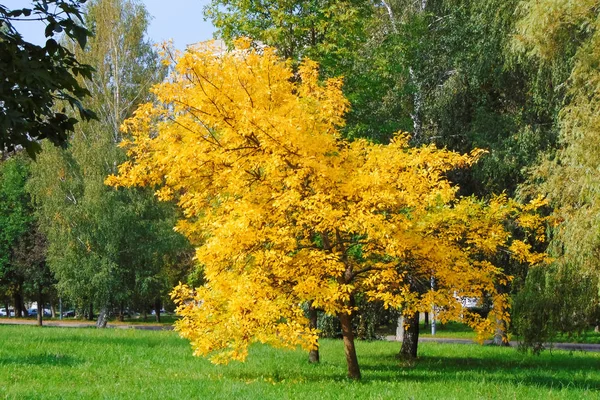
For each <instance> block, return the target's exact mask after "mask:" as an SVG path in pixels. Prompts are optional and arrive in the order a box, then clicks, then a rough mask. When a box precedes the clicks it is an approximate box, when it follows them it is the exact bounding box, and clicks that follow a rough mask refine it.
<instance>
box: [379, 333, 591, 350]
mask: <svg viewBox="0 0 600 400" xmlns="http://www.w3.org/2000/svg"><path fill="white" fill-rule="evenodd" d="M385 339H386V340H389V341H392V342H395V341H396V336H386V337H385ZM419 342H434V343H450V344H478V343H477V342H476V341H474V340H471V339H452V338H443V337H439V338H435V337H420V338H419ZM483 344H486V345H489V344H492V341H491V340H486V341H484V342H483ZM509 345H510V346H511V347H517V346H518V345H519V343H518V342H515V341H511V342H509ZM545 348H546V349H557V350H567V351H595V352H600V344H587V343H552V344H550V343H547V344H545Z"/></svg>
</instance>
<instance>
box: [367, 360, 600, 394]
mask: <svg viewBox="0 0 600 400" xmlns="http://www.w3.org/2000/svg"><path fill="white" fill-rule="evenodd" d="M404 365H406V364H404ZM599 367H600V361H599V359H598V358H597V357H594V356H593V355H587V356H586V355H585V353H583V354H581V353H580V354H579V355H578V356H577V357H573V356H572V355H570V354H569V353H560V354H559V355H549V354H548V355H545V356H543V357H537V356H533V355H527V356H525V355H520V354H519V353H516V352H515V353H513V354H498V355H496V356H493V355H488V356H486V357H481V358H477V357H453V356H421V357H419V358H418V359H417V360H416V362H414V363H413V364H411V365H410V366H403V363H402V362H401V361H400V360H398V359H397V358H396V357H395V355H393V356H386V357H385V359H384V360H382V359H381V358H379V359H375V358H372V357H365V358H364V359H363V362H362V365H361V369H362V370H363V371H364V372H366V373H365V374H364V375H365V376H366V378H367V379H365V380H364V381H365V382H368V381H371V380H373V381H374V380H382V379H383V380H385V379H399V380H410V381H415V382H419V383H427V382H433V381H435V380H443V381H444V382H449V381H453V380H455V381H456V382H457V383H460V382H464V381H472V382H479V381H482V380H483V379H485V381H486V382H487V383H494V382H496V383H508V384H513V385H516V384H519V385H528V386H538V387H547V388H554V389H556V388H565V387H570V388H573V389H581V390H589V389H593V390H598V389H600V373H599V371H600V369H599ZM590 373H592V374H594V375H593V377H591V378H586V376H589V374H590Z"/></svg>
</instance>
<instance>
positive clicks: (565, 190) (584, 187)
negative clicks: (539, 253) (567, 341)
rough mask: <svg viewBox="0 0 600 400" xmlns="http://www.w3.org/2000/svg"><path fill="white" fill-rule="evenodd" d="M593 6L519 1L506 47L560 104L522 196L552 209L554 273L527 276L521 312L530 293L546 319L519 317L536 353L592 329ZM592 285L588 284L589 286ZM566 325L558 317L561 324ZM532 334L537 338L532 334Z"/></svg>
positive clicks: (596, 32) (596, 244) (599, 99)
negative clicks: (546, 77)
mask: <svg viewBox="0 0 600 400" xmlns="http://www.w3.org/2000/svg"><path fill="white" fill-rule="evenodd" d="M598 7H600V2H599V1H597V0H581V1H576V2H566V1H559V0H541V1H524V2H522V3H521V7H520V9H519V16H520V19H519V20H518V22H517V35H516V36H515V39H514V41H513V43H512V45H513V49H514V50H516V52H517V54H519V55H520V56H521V57H522V59H523V60H527V61H528V62H531V63H534V64H535V65H539V66H540V68H545V69H547V70H550V71H552V72H553V76H554V77H555V82H554V83H555V85H554V87H555V88H556V89H555V95H556V96H559V97H560V99H561V104H560V105H561V108H560V111H559V113H558V115H557V118H556V122H557V126H558V128H559V146H558V148H557V149H556V150H555V151H549V152H547V153H546V154H545V155H544V157H542V158H541V160H540V161H539V163H538V164H537V165H536V166H535V167H534V168H531V171H530V172H531V176H530V179H529V182H528V184H527V185H524V186H523V188H522V192H523V193H524V195H529V194H530V193H542V194H544V195H546V196H547V197H548V198H549V199H550V200H551V204H552V205H553V207H554V216H555V219H556V224H555V225H554V226H553V227H552V229H551V230H550V238H551V241H550V251H551V252H552V255H553V256H554V257H555V258H556V265H554V266H553V268H551V269H548V270H545V271H541V272H536V273H535V274H531V275H530V276H528V280H529V282H528V285H527V288H528V289H529V291H528V292H527V293H524V294H523V296H524V299H525V300H523V301H521V302H520V303H519V304H520V305H521V308H520V312H521V313H522V314H523V315H531V314H532V313H533V312H535V309H536V307H535V306H536V303H535V302H529V301H526V300H527V299H529V298H532V297H534V295H535V294H536V293H537V294H538V295H539V297H544V296H545V297H547V298H553V297H552V296H556V293H563V296H561V297H562V298H565V299H571V301H568V302H563V301H560V300H559V299H556V298H553V299H554V300H555V301H553V302H552V303H551V304H552V307H551V309H552V313H553V315H548V316H547V318H538V319H527V318H521V324H520V327H521V328H520V329H521V331H522V333H523V335H524V336H525V337H526V344H527V345H529V346H532V347H533V348H534V350H535V349H538V348H539V347H540V346H541V345H542V344H543V342H544V341H545V340H548V339H551V338H552V337H553V336H554V335H555V334H556V332H560V331H568V332H577V331H580V330H582V329H583V328H584V327H586V325H589V324H590V323H596V324H597V323H598V321H597V319H596V318H597V314H596V313H597V311H598V306H599V299H598V296H599V291H598V289H599V286H598V282H599V280H598V277H599V275H600V273H599V272H600V269H599V268H598V261H597V260H598V254H600V253H599V251H600V234H599V230H598V226H599V224H600V205H599V204H600V203H599V202H598V199H599V196H600V185H599V183H598V182H599V181H600V175H599V173H598V165H599V164H600V151H599V149H600V141H599V139H598V137H599V134H600V131H599V129H600V128H599V126H600V125H599V121H598V118H599V117H598V112H597V109H598V107H599V106H600V96H599V93H600V68H598V61H597V60H598V59H599V57H600V50H599V46H600V23H599V22H598ZM590 284H592V285H590ZM565 316H566V317H567V318H564V317H565ZM536 333H537V335H536Z"/></svg>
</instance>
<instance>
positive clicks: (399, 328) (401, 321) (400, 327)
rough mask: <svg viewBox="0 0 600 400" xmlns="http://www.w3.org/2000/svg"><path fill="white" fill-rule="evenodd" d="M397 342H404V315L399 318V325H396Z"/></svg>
mask: <svg viewBox="0 0 600 400" xmlns="http://www.w3.org/2000/svg"><path fill="white" fill-rule="evenodd" d="M396 341H397V342H403V341H404V315H402V314H400V316H399V317H398V324H397V325H396Z"/></svg>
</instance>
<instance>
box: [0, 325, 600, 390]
mask: <svg viewBox="0 0 600 400" xmlns="http://www.w3.org/2000/svg"><path fill="white" fill-rule="evenodd" d="M357 348H358V355H359V361H360V363H361V367H362V371H363V376H364V379H363V381H362V382H358V383H357V382H349V381H348V380H347V379H345V378H344V376H345V372H346V371H345V362H344V356H343V349H342V346H341V342H339V341H334V340H330V341H323V343H322V352H321V354H322V360H323V361H322V363H321V364H320V365H316V366H315V365H309V364H308V363H307V362H306V355H305V354H304V353H303V352H301V351H296V352H293V351H284V350H275V349H271V348H268V347H265V346H256V347H254V348H253V351H252V352H251V355H250V358H249V360H248V362H246V363H245V364H241V363H232V364H230V365H228V366H213V365H211V364H209V363H208V362H207V361H206V360H204V359H201V358H195V357H192V355H191V351H190V347H189V344H188V343H187V342H186V341H184V340H182V339H180V338H178V337H177V335H176V334H175V333H173V332H146V331H135V330H114V329H110V330H96V329H87V328H82V329H64V328H42V329H39V328H36V327H29V326H0V398H18V399H27V398H30V399H38V398H45V399H52V398H67V399H80V398H86V399H87V398H119V399H121V398H123V399H142V398H143V399H170V398H173V399H184V398H205V399H240V398H243V399H253V398H259V399H261V400H265V399H285V398H289V399H312V400H317V399H335V398H346V399H409V398H416V399H421V398H423V399H433V398H435V399H440V398H443V399H451V398H458V399H488V398H489V399H494V398H511V399H512V398H523V399H537V398H540V399H541V398H543V399H552V398H555V399H564V398H572V399H581V398H600V392H599V390H600V368H599V367H600V354H597V353H596V354H591V353H574V354H568V353H564V352H553V353H552V354H550V353H549V352H546V353H544V354H543V355H542V356H540V357H535V356H529V355H523V354H520V353H518V352H516V351H515V350H514V349H506V348H492V347H480V346H475V345H472V346H465V345H441V344H433V343H426V344H422V346H421V347H420V360H419V362H418V363H417V364H416V365H415V366H413V367H409V366H402V365H400V364H399V362H398V361H397V360H396V359H395V358H394V354H395V353H396V352H397V351H398V344H397V343H388V342H359V343H358V344H357Z"/></svg>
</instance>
